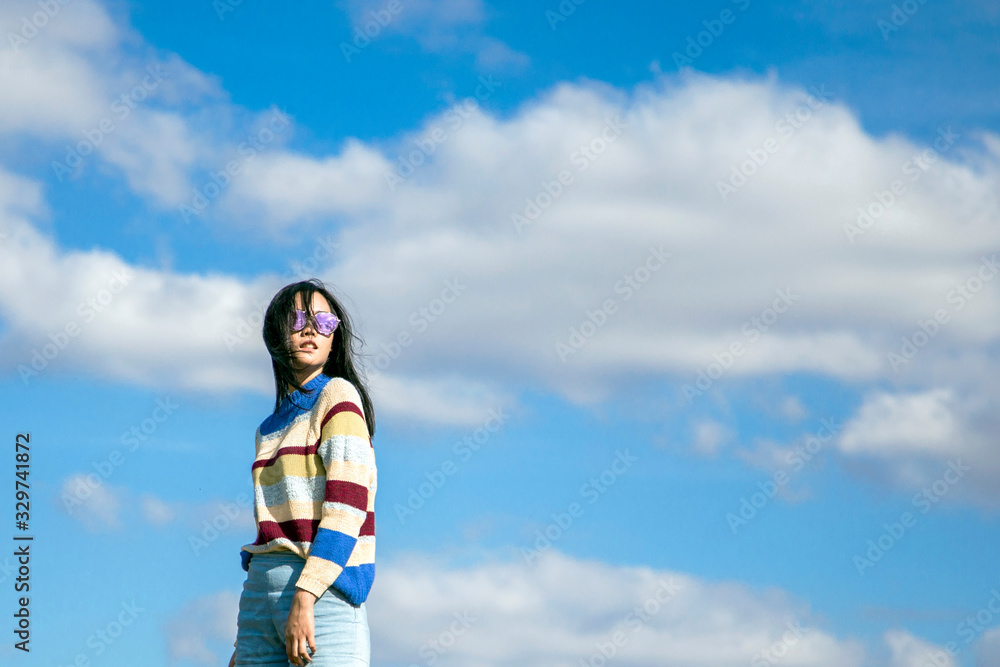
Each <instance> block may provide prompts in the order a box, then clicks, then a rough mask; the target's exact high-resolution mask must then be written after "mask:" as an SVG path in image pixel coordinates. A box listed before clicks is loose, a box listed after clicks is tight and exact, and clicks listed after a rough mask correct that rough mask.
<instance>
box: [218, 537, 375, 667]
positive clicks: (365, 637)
mask: <svg viewBox="0 0 1000 667" xmlns="http://www.w3.org/2000/svg"><path fill="white" fill-rule="evenodd" d="M305 564H306V562H305V560H303V559H302V558H300V557H299V556H298V555H297V554H294V553H292V552H290V551H274V552H269V553H261V554H254V555H253V558H251V559H250V571H249V572H247V580H246V582H245V583H244V584H243V594H242V595H241V596H240V613H239V616H238V617H237V623H236V625H237V629H236V664H237V665H268V666H271V667H276V666H278V665H280V666H281V667H287V666H288V665H291V664H292V663H290V662H289V661H288V654H287V653H285V622H286V621H287V620H288V611H289V610H290V609H291V608H292V596H294V595H295V591H297V590H298V589H297V588H296V587H295V582H296V581H298V578H299V574H300V573H301V572H302V568H303V567H304V566H305ZM313 617H314V619H315V630H314V636H315V639H316V652H315V653H313V654H312V661H311V662H307V663H306V664H307V665H309V667H339V666H341V665H343V666H344V667H347V666H350V667H360V666H362V665H364V666H365V667H368V665H370V660H371V639H370V636H369V632H368V609H367V608H366V607H365V603H363V602H362V603H361V604H360V605H359V606H357V607H355V606H354V605H352V604H351V603H350V602H348V601H347V598H346V597H344V594H343V593H341V592H340V591H338V590H337V589H336V588H334V587H333V586H330V587H329V588H328V589H326V591H324V592H323V595H322V596H321V597H320V598H319V599H317V600H316V603H315V605H314V606H313Z"/></svg>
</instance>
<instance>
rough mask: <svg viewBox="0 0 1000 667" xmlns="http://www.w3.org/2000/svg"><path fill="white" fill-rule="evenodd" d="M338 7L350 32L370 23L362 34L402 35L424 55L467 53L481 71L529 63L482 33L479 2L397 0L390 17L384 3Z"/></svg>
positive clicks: (356, 1) (486, 14)
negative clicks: (340, 8)
mask: <svg viewBox="0 0 1000 667" xmlns="http://www.w3.org/2000/svg"><path fill="white" fill-rule="evenodd" d="M341 6H342V7H343V8H344V9H345V11H346V12H347V14H348V16H349V18H350V20H351V23H352V26H353V28H355V29H360V30H361V31H363V32H364V31H365V28H366V25H367V24H373V23H374V24H377V26H378V30H377V31H376V27H375V26H373V27H372V28H371V29H370V30H368V31H367V34H369V35H371V34H374V35H376V37H377V36H378V34H379V33H380V32H381V31H382V30H384V31H385V32H392V33H397V34H400V35H405V36H407V37H411V38H413V39H415V40H416V41H417V43H419V44H420V46H421V47H422V48H423V49H424V50H426V51H428V52H430V53H437V54H442V55H449V54H455V53H471V54H473V55H474V56H475V64H476V66H477V68H479V69H480V70H481V71H494V72H495V71H497V70H500V69H505V70H520V69H523V68H524V67H526V66H527V65H528V64H529V63H530V60H531V59H530V58H529V57H528V56H527V55H526V54H524V53H521V52H519V51H515V50H513V49H512V48H510V47H509V46H508V45H507V44H505V43H504V42H502V41H500V40H498V39H496V38H494V37H490V36H489V35H486V34H485V32H484V28H485V25H486V23H488V21H489V18H490V13H491V9H490V8H489V7H488V6H487V5H486V3H485V2H483V0H403V1H402V2H401V3H400V11H399V12H398V13H395V14H394V13H391V12H389V11H387V9H386V8H387V6H388V4H387V3H386V2H385V0H346V1H345V2H341ZM539 17H541V13H539ZM354 34H355V33H354V32H353V31H352V35H351V39H353V38H354ZM345 41H348V42H350V41H351V40H345Z"/></svg>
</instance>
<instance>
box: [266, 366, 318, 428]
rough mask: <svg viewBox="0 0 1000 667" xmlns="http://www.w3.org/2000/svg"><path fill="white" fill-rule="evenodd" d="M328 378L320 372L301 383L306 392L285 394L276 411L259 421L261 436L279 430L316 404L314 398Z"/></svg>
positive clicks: (316, 397)
mask: <svg viewBox="0 0 1000 667" xmlns="http://www.w3.org/2000/svg"><path fill="white" fill-rule="evenodd" d="M330 379H331V378H330V376H329V375H327V374H326V373H320V374H319V375H317V376H316V377H314V378H313V379H312V380H309V382H307V383H305V384H304V385H302V386H303V387H304V388H305V389H306V393H303V392H300V391H293V392H292V393H291V394H289V395H288V396H285V398H284V399H283V400H282V401H281V405H279V406H278V409H277V411H275V412H274V413H273V414H272V415H271V416H269V417H268V418H267V419H265V420H264V421H263V422H262V423H261V425H260V434H261V436H267V435H270V434H271V433H274V432H275V431H280V430H281V429H283V428H285V427H286V426H288V425H289V424H291V423H292V420H294V419H295V418H296V417H297V416H299V415H300V414H302V413H303V412H308V411H309V410H312V407H313V406H314V405H315V404H316V399H318V398H319V394H320V391H321V390H322V389H323V387H325V386H326V383H327V382H329V381H330Z"/></svg>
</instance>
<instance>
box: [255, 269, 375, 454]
mask: <svg viewBox="0 0 1000 667" xmlns="http://www.w3.org/2000/svg"><path fill="white" fill-rule="evenodd" d="M316 292H319V293H320V294H322V295H323V297H324V298H325V299H326V300H327V302H328V303H329V304H330V308H331V310H332V311H333V314H334V315H336V316H337V318H338V319H339V320H340V324H338V325H337V328H336V329H335V330H334V332H333V340H332V341H331V345H330V356H329V357H328V358H327V360H326V363H325V364H323V371H322V372H323V373H324V374H326V375H329V376H330V377H342V378H344V379H345V380H349V381H350V382H351V384H353V385H354V386H355V387H356V388H357V390H358V394H360V395H361V403H362V407H363V408H364V411H365V422H366V423H367V424H368V435H369V437H372V436H374V435H375V410H374V408H373V407H372V401H371V398H370V397H369V395H368V389H367V387H366V386H365V382H364V381H363V380H362V378H361V377H360V376H359V375H358V372H357V370H356V369H355V367H354V350H353V345H352V343H353V342H354V341H357V342H358V343H360V344H361V345H364V342H363V341H362V340H361V339H360V338H358V337H357V336H355V335H354V332H353V328H352V326H351V318H350V317H349V316H348V314H347V311H346V310H345V309H344V307H343V306H342V305H340V302H339V301H338V300H337V299H336V298H335V297H334V296H333V294H331V293H330V290H329V289H327V287H326V286H325V285H324V284H323V283H322V281H320V280H319V279H318V278H310V279H309V280H303V281H301V282H297V283H292V284H291V285H286V286H285V287H283V288H281V290H280V291H279V292H278V293H277V294H275V295H274V298H273V299H271V303H270V305H268V307H267V312H266V313H265V314H264V327H263V336H264V345H266V346H267V351H268V352H269V353H270V355H271V368H272V369H273V370H274V390H275V399H274V411H275V412H277V411H278V407H280V406H281V402H282V401H283V400H284V399H285V398H286V397H287V396H288V395H289V394H291V392H290V391H289V390H288V386H289V385H291V386H293V387H295V389H296V390H297V391H302V390H303V389H304V387H303V386H302V385H300V384H299V382H298V378H297V377H296V371H295V368H294V367H293V366H292V353H293V350H292V347H291V335H292V322H293V321H294V320H295V296H296V295H297V294H301V295H302V306H303V310H305V311H306V316H307V317H309V318H311V317H312V316H313V309H312V298H313V294H315V293H316Z"/></svg>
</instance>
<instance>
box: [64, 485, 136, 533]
mask: <svg viewBox="0 0 1000 667" xmlns="http://www.w3.org/2000/svg"><path fill="white" fill-rule="evenodd" d="M58 502H59V506H60V507H61V508H62V509H63V510H64V511H66V513H67V514H69V515H70V516H72V517H73V518H74V519H77V520H78V521H80V523H81V524H82V525H83V526H84V528H85V529H86V530H88V531H91V532H102V531H105V530H109V529H110V530H118V529H120V528H121V527H122V522H121V503H120V502H119V499H118V491H117V490H116V489H115V488H112V487H110V486H109V485H107V484H105V483H104V482H103V480H101V479H100V478H99V477H97V476H96V475H94V474H84V473H77V474H74V475H70V476H69V477H67V478H66V479H65V480H63V483H62V488H61V489H60V492H59V498H58Z"/></svg>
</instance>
